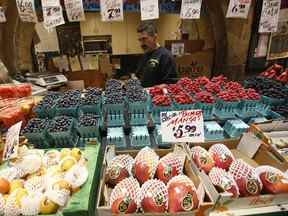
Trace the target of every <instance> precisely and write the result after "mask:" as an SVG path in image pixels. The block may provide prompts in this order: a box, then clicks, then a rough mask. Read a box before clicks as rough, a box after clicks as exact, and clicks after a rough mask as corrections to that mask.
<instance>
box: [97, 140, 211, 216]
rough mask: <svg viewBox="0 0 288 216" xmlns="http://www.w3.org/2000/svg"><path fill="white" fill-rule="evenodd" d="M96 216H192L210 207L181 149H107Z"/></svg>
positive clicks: (207, 197) (208, 199)
mask: <svg viewBox="0 0 288 216" xmlns="http://www.w3.org/2000/svg"><path fill="white" fill-rule="evenodd" d="M102 173H103V174H102V176H101V181H100V185H99V191H98V198H97V202H96V214H97V215H115V214H116V215H117V214H119V215H120V214H121V215H123V214H131V215H139V214H144V215H152V214H157V215H195V214H196V213H197V212H201V211H204V210H207V209H208V208H210V207H211V206H212V203H211V202H210V198H209V196H208V195H207V194H206V193H205V190H204V187H203V185H202V183H201V182H200V179H199V178H198V176H197V175H195V173H194V172H193V170H192V168H191V166H190V161H189V160H188V158H187V157H186V152H185V150H184V148H183V146H182V145H180V144H179V145H175V146H174V149H165V150H164V149H156V150H153V149H151V148H149V147H145V148H142V149H141V150H127V151H115V147H114V146H107V148H106V152H105V156H104V163H103V166H102Z"/></svg>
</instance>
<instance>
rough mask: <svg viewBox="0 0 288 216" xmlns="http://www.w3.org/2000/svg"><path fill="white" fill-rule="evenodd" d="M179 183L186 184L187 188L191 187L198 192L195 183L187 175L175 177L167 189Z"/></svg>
mask: <svg viewBox="0 0 288 216" xmlns="http://www.w3.org/2000/svg"><path fill="white" fill-rule="evenodd" d="M174 183H179V184H185V185H186V186H190V187H192V188H193V190H194V191H196V187H195V185H194V183H193V182H192V181H191V179H189V178H188V177H187V176H185V175H178V176H175V177H173V178H172V179H171V180H170V181H169V182H168V184H167V188H169V187H170V186H171V185H172V184H174Z"/></svg>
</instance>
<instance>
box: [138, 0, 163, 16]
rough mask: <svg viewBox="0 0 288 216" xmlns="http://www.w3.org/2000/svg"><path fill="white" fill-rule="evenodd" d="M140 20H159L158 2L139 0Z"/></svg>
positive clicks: (156, 0) (155, 0)
mask: <svg viewBox="0 0 288 216" xmlns="http://www.w3.org/2000/svg"><path fill="white" fill-rule="evenodd" d="M140 6H141V20H152V19H158V18H159V3H158V0H141V1H140Z"/></svg>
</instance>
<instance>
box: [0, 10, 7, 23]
mask: <svg viewBox="0 0 288 216" xmlns="http://www.w3.org/2000/svg"><path fill="white" fill-rule="evenodd" d="M6 21H7V20H6V16H5V9H4V8H3V7H0V23H5V22H6Z"/></svg>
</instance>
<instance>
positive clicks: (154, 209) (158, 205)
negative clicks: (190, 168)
mask: <svg viewBox="0 0 288 216" xmlns="http://www.w3.org/2000/svg"><path fill="white" fill-rule="evenodd" d="M139 201H140V204H141V207H142V209H143V211H144V212H145V213H147V212H150V213H164V212H165V211H166V210H167V207H168V191H167V187H166V185H165V184H164V183H163V182H162V181H160V180H157V179H153V180H148V181H147V182H145V183H144V184H143V185H142V187H141V191H140V196H139Z"/></svg>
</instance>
